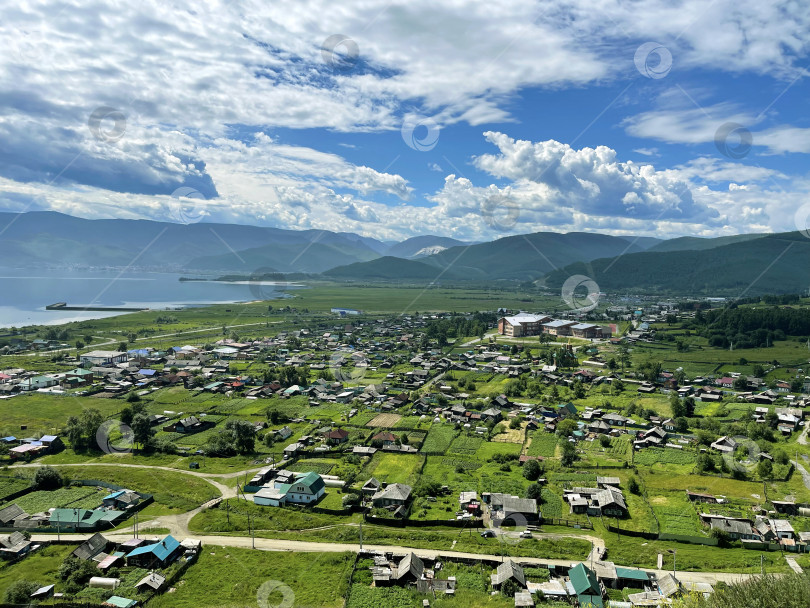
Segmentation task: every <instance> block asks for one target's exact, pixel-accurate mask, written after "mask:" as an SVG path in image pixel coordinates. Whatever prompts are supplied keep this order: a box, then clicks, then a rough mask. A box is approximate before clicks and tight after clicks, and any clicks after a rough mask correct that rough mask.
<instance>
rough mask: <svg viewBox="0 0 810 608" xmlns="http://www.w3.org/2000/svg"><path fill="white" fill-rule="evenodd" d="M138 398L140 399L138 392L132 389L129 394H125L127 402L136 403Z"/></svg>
mask: <svg viewBox="0 0 810 608" xmlns="http://www.w3.org/2000/svg"><path fill="white" fill-rule="evenodd" d="M140 400H141V396H140V395H139V394H138V393H136V392H135V391H133V392H131V393H130V394H129V395H127V403H137V402H138V401H140Z"/></svg>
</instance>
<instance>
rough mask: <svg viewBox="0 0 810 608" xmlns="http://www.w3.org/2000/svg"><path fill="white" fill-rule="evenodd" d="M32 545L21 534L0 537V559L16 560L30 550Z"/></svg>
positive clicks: (14, 533)
mask: <svg viewBox="0 0 810 608" xmlns="http://www.w3.org/2000/svg"><path fill="white" fill-rule="evenodd" d="M31 546H32V543H31V541H30V540H27V539H26V538H25V536H24V535H23V533H22V532H12V533H11V534H6V535H3V536H0V558H2V559H16V558H18V557H20V556H21V555H25V554H26V553H28V552H29V551H30V550H31Z"/></svg>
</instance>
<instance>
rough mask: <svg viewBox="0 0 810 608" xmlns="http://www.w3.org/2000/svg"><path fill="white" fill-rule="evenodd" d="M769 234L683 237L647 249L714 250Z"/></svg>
mask: <svg viewBox="0 0 810 608" xmlns="http://www.w3.org/2000/svg"><path fill="white" fill-rule="evenodd" d="M765 236H768V235H767V234H735V235H732V236H718V237H716V238H702V237H698V236H682V237H678V238H675V239H669V240H668V241H662V242H660V243H657V244H655V245H653V246H652V247H650V248H649V249H647V251H689V250H691V251H703V250H706V249H714V248H715V247H722V246H723V245H732V244H734V243H741V242H744V241H751V240H753V239H761V238H762V237H765Z"/></svg>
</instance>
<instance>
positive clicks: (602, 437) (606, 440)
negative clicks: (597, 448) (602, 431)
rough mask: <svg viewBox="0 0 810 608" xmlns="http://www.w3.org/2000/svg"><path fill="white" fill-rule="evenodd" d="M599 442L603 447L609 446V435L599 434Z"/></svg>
mask: <svg viewBox="0 0 810 608" xmlns="http://www.w3.org/2000/svg"><path fill="white" fill-rule="evenodd" d="M599 444H600V445H601V446H602V447H603V448H609V447H610V437H608V436H607V435H600V436H599Z"/></svg>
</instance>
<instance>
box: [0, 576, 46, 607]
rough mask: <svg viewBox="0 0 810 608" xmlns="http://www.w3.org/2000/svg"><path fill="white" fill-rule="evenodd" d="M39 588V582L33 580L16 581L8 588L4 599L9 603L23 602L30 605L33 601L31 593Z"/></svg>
mask: <svg viewBox="0 0 810 608" xmlns="http://www.w3.org/2000/svg"><path fill="white" fill-rule="evenodd" d="M37 589H39V584H37V583H33V582H31V581H14V582H13V583H11V585H9V586H8V588H7V589H6V594H5V596H4V597H3V600H4V601H5V602H6V603H7V604H23V605H26V606H27V605H29V603H30V601H31V594H32V593H33V592H34V591H36V590H37Z"/></svg>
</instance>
